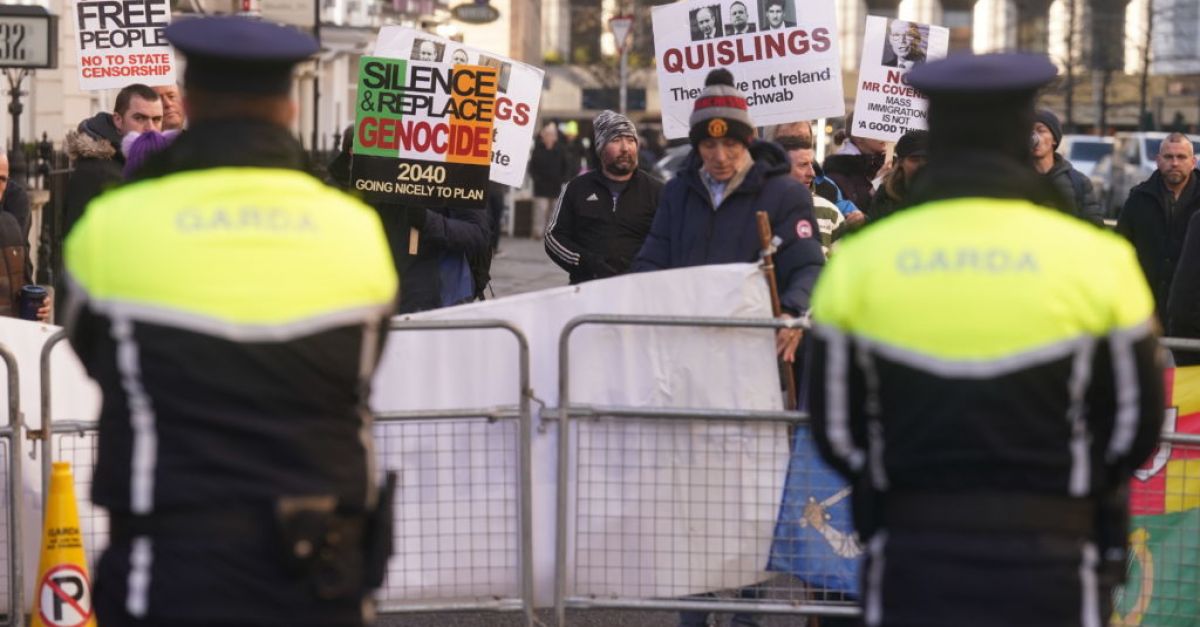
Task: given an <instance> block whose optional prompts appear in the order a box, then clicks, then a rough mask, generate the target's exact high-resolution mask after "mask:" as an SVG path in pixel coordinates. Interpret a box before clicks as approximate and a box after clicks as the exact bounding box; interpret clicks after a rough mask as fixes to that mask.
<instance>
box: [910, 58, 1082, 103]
mask: <svg viewBox="0 0 1200 627" xmlns="http://www.w3.org/2000/svg"><path fill="white" fill-rule="evenodd" d="M1057 75H1058V70H1057V69H1056V68H1055V67H1054V64H1053V63H1050V59H1047V58H1046V57H1045V56H1044V55H1037V54H1024V53H1017V52H1008V53H1000V54H979V55H975V54H956V55H951V56H949V57H946V58H945V59H942V60H939V61H931V62H929V63H922V64H918V65H917V66H916V67H915V68H913V69H912V71H911V72H909V73H908V76H907V78H908V82H909V84H911V85H912V86H913V87H916V88H917V89H920V90H921V91H923V92H925V93H926V95H929V96H931V97H932V96H934V95H938V94H944V95H954V94H957V95H964V96H965V95H971V94H977V95H979V96H984V97H987V96H994V95H997V94H1004V93H1015V92H1032V91H1035V90H1037V89H1038V88H1039V87H1042V86H1043V85H1046V84H1048V83H1049V82H1050V81H1052V80H1054V77H1055V76H1057Z"/></svg>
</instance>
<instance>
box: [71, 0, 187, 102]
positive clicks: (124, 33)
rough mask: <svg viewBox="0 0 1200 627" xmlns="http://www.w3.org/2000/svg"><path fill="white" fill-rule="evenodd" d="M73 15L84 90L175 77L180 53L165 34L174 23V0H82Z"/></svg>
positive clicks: (167, 80) (159, 81)
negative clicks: (176, 52)
mask: <svg viewBox="0 0 1200 627" xmlns="http://www.w3.org/2000/svg"><path fill="white" fill-rule="evenodd" d="M71 18H72V20H73V21H74V23H75V51H76V53H77V54H78V55H79V88H80V89H82V90H84V91H94V90H99V89H119V88H121V87H125V86H126V85H131V84H133V83H142V84H145V85H169V84H172V83H174V82H175V53H174V51H173V50H172V49H171V45H170V44H169V43H167V38H166V36H165V35H164V34H163V30H164V29H166V27H167V25H168V24H170V23H171V3H170V2H169V0H141V1H139V2H114V1H113V0H76V1H75V2H72V3H71Z"/></svg>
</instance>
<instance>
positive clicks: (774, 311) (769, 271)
mask: <svg viewBox="0 0 1200 627" xmlns="http://www.w3.org/2000/svg"><path fill="white" fill-rule="evenodd" d="M755 216H756V217H757V218H758V239H759V241H760V242H761V243H762V271H763V275H765V276H766V278H767V286H768V287H769V288H770V289H771V315H773V316H775V317H776V318H778V317H779V316H780V315H782V314H783V307H782V306H781V305H780V304H779V285H778V284H777V283H776V281H775V246H776V244H777V243H778V242H779V240H778V239H777V238H776V237H775V235H774V234H773V233H772V232H771V220H770V218H768V217H767V212H766V211H758V212H756V213H755ZM779 375H780V377H781V378H782V379H783V384H784V389H785V390H786V395H785V396H784V398H783V408H784V409H787V410H792V409H795V408H796V371H795V370H794V369H793V368H792V364H789V363H787V362H786V361H783V360H782V359H780V360H779Z"/></svg>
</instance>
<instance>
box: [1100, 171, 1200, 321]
mask: <svg viewBox="0 0 1200 627" xmlns="http://www.w3.org/2000/svg"><path fill="white" fill-rule="evenodd" d="M1168 193H1169V192H1168V191H1167V188H1166V185H1165V184H1164V183H1163V180H1162V174H1160V173H1159V172H1155V173H1154V174H1152V175H1150V178H1149V179H1146V180H1145V181H1143V182H1142V183H1140V184H1138V185H1136V186H1134V188H1133V189H1132V190H1130V191H1129V198H1128V199H1126V200H1125V206H1124V207H1122V209H1121V215H1120V218H1119V219H1118V220H1117V232H1118V233H1120V234H1121V235H1124V236H1125V238H1126V239H1128V240H1129V241H1130V243H1132V244H1133V248H1134V250H1136V251H1137V256H1138V264H1140V265H1141V266H1142V273H1143V274H1145V275H1146V283H1148V284H1149V285H1150V291H1151V292H1152V293H1153V294H1154V304H1155V308H1156V309H1157V310H1158V315H1159V317H1160V318H1162V317H1164V315H1165V314H1164V313H1163V312H1165V311H1166V310H1167V296H1168V293H1169V292H1170V290H1171V280H1172V279H1173V278H1174V276H1175V265H1176V263H1178V261H1179V256H1180V254H1181V252H1182V251H1183V238H1184V236H1185V235H1186V234H1187V229H1188V221H1189V220H1190V219H1191V217H1192V214H1193V213H1195V212H1196V209H1197V208H1198V207H1200V170H1193V171H1192V174H1191V180H1190V181H1189V182H1188V186H1187V187H1186V188H1184V190H1183V194H1181V195H1180V197H1179V201H1178V203H1177V204H1176V211H1175V212H1174V213H1171V214H1168V209H1167V207H1168V203H1167V194H1168Z"/></svg>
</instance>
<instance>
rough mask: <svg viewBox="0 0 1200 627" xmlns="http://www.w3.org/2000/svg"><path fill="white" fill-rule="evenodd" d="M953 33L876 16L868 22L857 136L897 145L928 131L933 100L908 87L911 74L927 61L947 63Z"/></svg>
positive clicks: (856, 105) (856, 112)
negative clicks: (913, 134) (904, 137)
mask: <svg viewBox="0 0 1200 627" xmlns="http://www.w3.org/2000/svg"><path fill="white" fill-rule="evenodd" d="M949 47H950V29H948V28H945V27H942V26H932V25H930V24H919V23H917V22H909V21H905V20H892V19H888V18H886V17H879V16H877V15H869V16H867V30H866V34H865V35H864V36H863V54H862V62H861V63H860V64H859V72H858V95H857V97H856V98H855V100H854V135H855V136H856V137H868V138H871V139H881V140H883V141H889V142H894V141H896V140H898V139H900V137H901V136H902V135H904V134H905V133H907V132H908V131H911V130H918V129H919V130H925V129H928V128H929V121H928V119H927V118H926V116H925V113H926V112H927V111H928V110H929V99H927V98H926V97H925V94H923V93H921V91H920V90H918V89H917V88H915V87H912V86H910V85H909V84H908V73H909V71H910V70H912V68H913V67H915V66H916V65H919V64H921V63H924V62H926V61H935V60H937V59H943V58H945V57H946V52H947V50H948V49H949Z"/></svg>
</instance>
